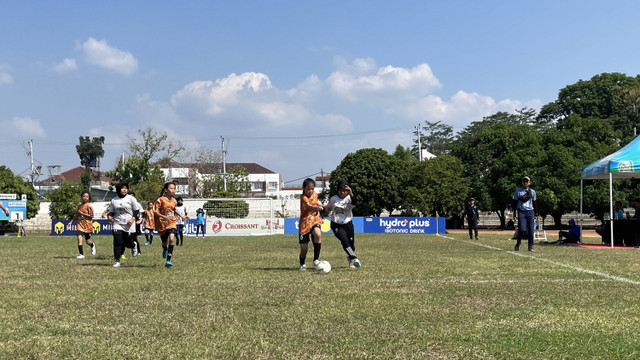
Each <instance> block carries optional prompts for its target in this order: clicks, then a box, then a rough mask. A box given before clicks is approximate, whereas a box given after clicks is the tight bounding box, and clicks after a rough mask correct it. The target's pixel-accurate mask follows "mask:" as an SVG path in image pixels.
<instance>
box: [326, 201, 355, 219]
mask: <svg viewBox="0 0 640 360" xmlns="http://www.w3.org/2000/svg"><path fill="white" fill-rule="evenodd" d="M326 207H327V209H329V211H331V221H332V222H334V223H338V224H346V223H348V222H349V221H351V219H352V218H353V212H352V211H351V210H352V209H353V208H354V205H353V204H352V203H351V196H349V195H347V196H345V197H344V198H341V197H340V196H338V195H333V196H332V197H331V199H329V204H327V206H326Z"/></svg>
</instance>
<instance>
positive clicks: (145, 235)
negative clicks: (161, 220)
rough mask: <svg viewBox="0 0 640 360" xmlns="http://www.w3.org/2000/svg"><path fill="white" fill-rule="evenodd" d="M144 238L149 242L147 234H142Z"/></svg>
mask: <svg viewBox="0 0 640 360" xmlns="http://www.w3.org/2000/svg"><path fill="white" fill-rule="evenodd" d="M144 238H145V239H147V242H149V234H144Z"/></svg>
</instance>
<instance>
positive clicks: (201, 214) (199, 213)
mask: <svg viewBox="0 0 640 360" xmlns="http://www.w3.org/2000/svg"><path fill="white" fill-rule="evenodd" d="M196 214H197V216H198V225H197V226H196V237H198V234H199V233H200V230H202V237H204V210H202V209H198V210H197V211H196Z"/></svg>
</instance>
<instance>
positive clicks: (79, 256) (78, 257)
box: [76, 254, 84, 259]
mask: <svg viewBox="0 0 640 360" xmlns="http://www.w3.org/2000/svg"><path fill="white" fill-rule="evenodd" d="M76 259H84V255H82V254H80V255H78V256H76Z"/></svg>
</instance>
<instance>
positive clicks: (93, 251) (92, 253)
mask: <svg viewBox="0 0 640 360" xmlns="http://www.w3.org/2000/svg"><path fill="white" fill-rule="evenodd" d="M91 255H93V256H95V255H96V244H95V243H94V244H93V246H92V247H91Z"/></svg>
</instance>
